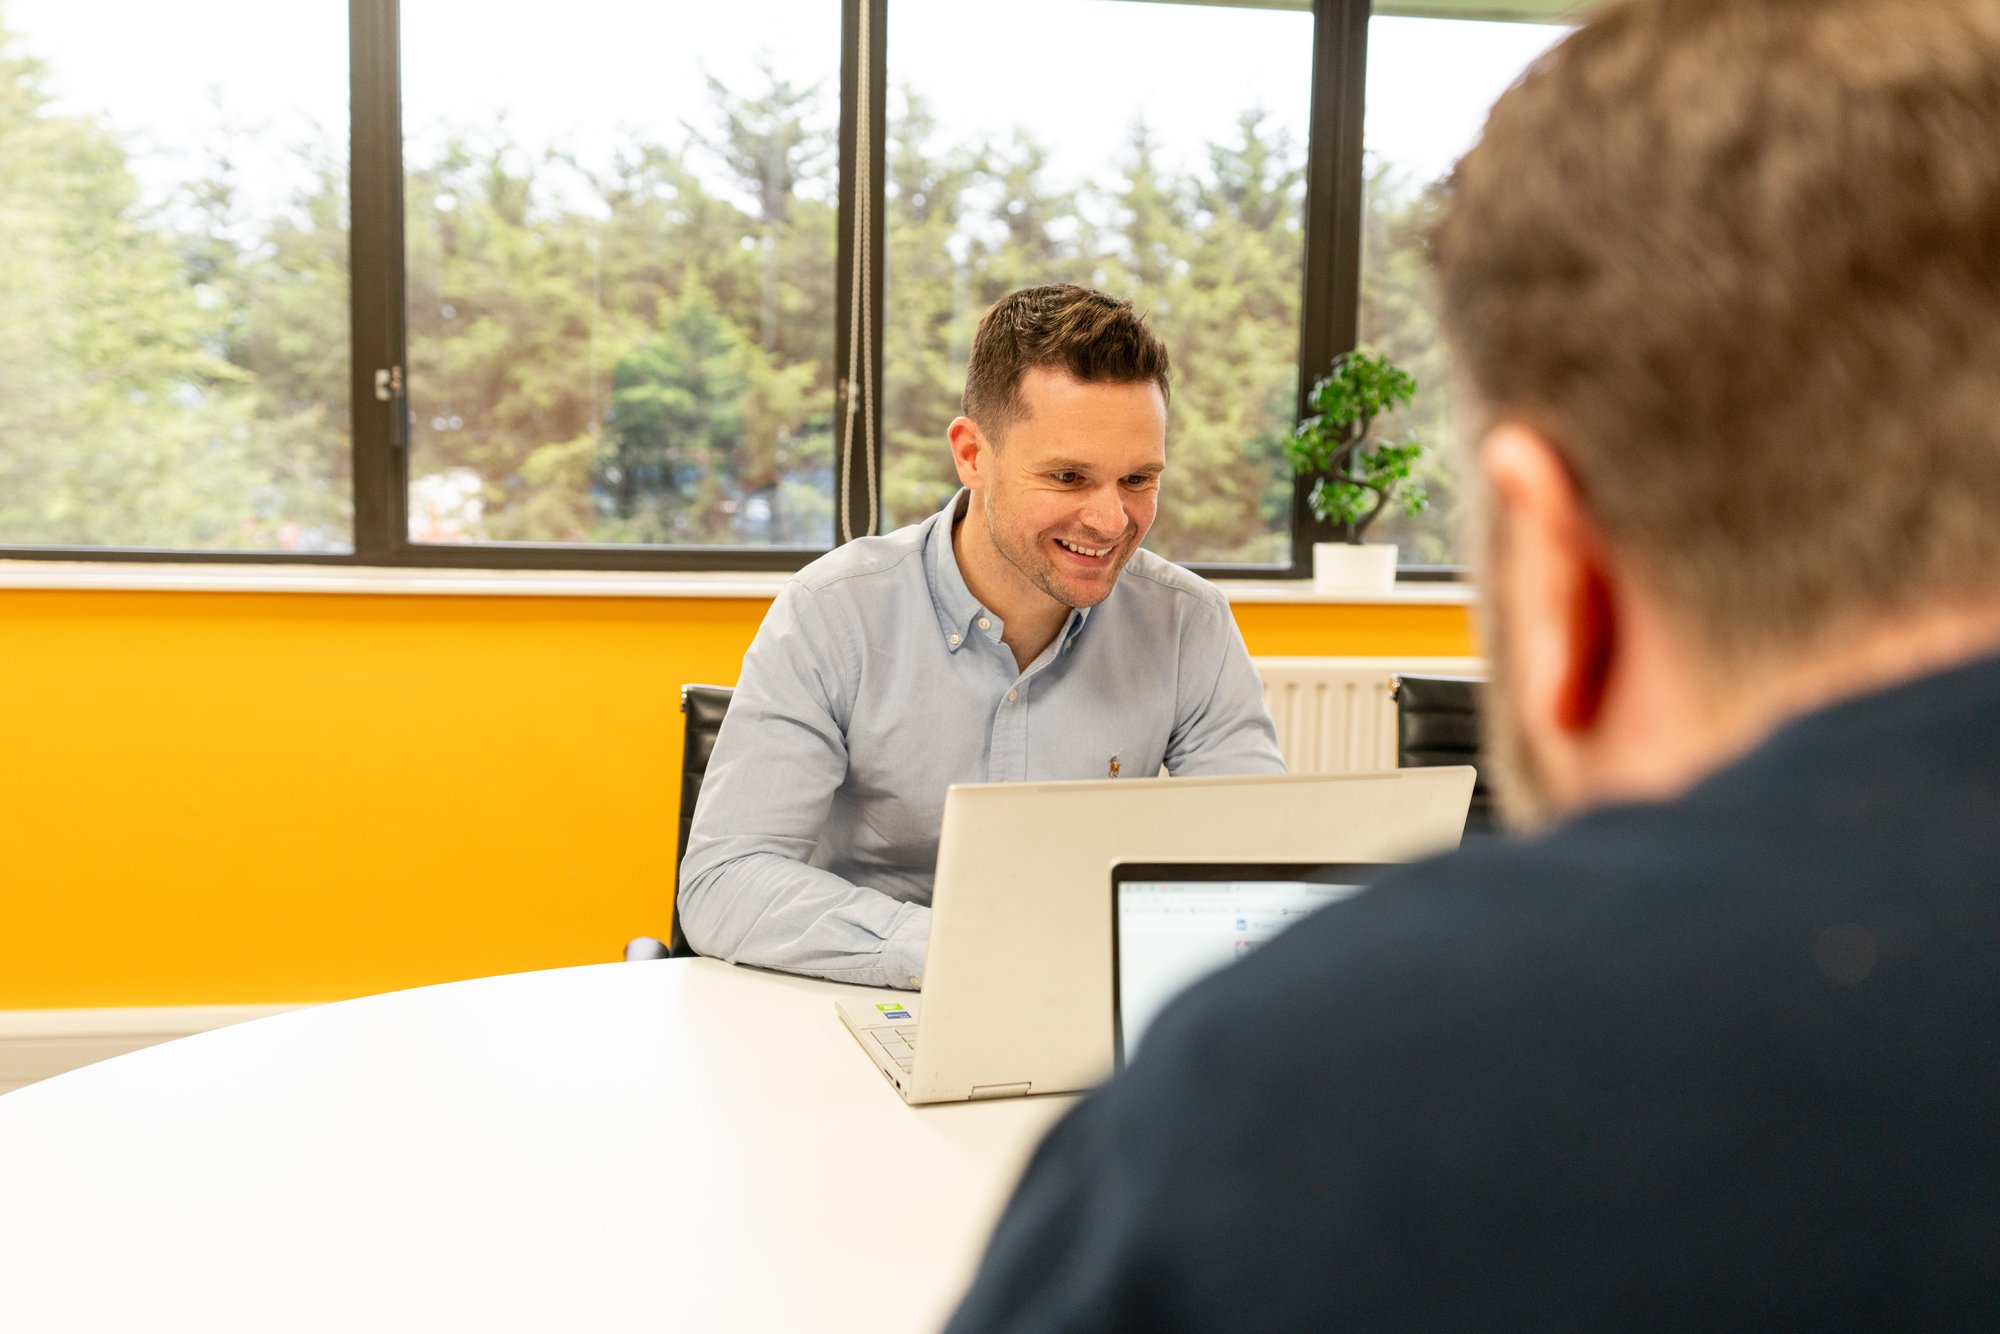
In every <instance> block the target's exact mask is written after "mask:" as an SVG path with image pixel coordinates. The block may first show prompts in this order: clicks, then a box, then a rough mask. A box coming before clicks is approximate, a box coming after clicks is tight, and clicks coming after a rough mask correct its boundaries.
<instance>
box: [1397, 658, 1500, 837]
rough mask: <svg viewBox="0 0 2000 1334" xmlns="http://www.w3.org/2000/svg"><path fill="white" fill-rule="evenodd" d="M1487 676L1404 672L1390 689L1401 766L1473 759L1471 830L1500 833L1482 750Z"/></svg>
mask: <svg viewBox="0 0 2000 1334" xmlns="http://www.w3.org/2000/svg"><path fill="white" fill-rule="evenodd" d="M1485 691H1486V683H1485V682H1484V681H1480V680H1475V679H1473V678H1470V677H1462V676H1398V677H1396V678H1395V683H1394V685H1393V687H1392V688H1391V690H1390V697H1391V698H1392V699H1394V700H1395V701H1396V765H1397V767H1398V768H1402V769H1418V768H1426V767H1429V766H1433V765H1442V764H1469V765H1471V766H1472V768H1473V771H1474V774H1475V777H1474V780H1473V785H1472V807H1471V809H1470V810H1468V811H1467V812H1466V816H1465V832H1466V833H1467V834H1492V833H1496V832H1498V828H1499V826H1498V824H1497V823H1496V821H1495V818H1494V812H1493V794H1492V792H1491V790H1490V789H1489V788H1488V787H1487V785H1486V766H1485V763H1484V759H1483V757H1482V756H1481V754H1480V749H1479V746H1480V730H1479V707H1480V697H1481V696H1482V695H1483V694H1484V693H1485Z"/></svg>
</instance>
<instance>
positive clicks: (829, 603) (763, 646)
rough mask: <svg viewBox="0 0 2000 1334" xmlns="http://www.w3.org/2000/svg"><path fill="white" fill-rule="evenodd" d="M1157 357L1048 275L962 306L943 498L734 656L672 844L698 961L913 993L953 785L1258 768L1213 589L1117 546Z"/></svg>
mask: <svg viewBox="0 0 2000 1334" xmlns="http://www.w3.org/2000/svg"><path fill="white" fill-rule="evenodd" d="M1168 396H1169V367H1168V359H1167V350H1166V348H1165V346H1164V345H1162V344H1161V342H1160V341H1159V339H1158V338H1156V337H1155V336H1154V335H1153V333H1152V331H1151V330H1150V329H1149V328H1147V327H1146V323H1145V321H1144V320H1143V319H1142V318H1140V316H1139V315H1138V314H1137V313H1136V312H1135V311H1134V310H1133V309H1132V306H1131V304H1130V303H1129V302H1125V301H1120V300H1117V299H1115V298H1113V297H1109V296H1106V295H1105V294H1104V293H1102V292H1095V291H1091V290H1089V289H1087V288H1083V287H1075V286H1070V285H1067V284H1060V285H1054V286H1048V287H1035V288H1029V289H1026V290H1024V291H1020V292H1015V293H1013V294H1012V295H1010V296H1007V297H1005V298H1003V299H1002V300H1001V301H999V302H998V303H996V304H995V305H994V306H993V308H992V309H991V310H989V311H987V312H986V315H985V316H984V318H982V319H981V320H980V322H979V330H978V333H977V334H976V336H975V337H974V339H973V344H972V354H971V358H970V362H969V364H968V366H967V368H966V384H965V396H964V400H963V408H964V415H963V416H961V417H959V418H957V419H956V420H955V421H953V422H952V424H951V428H950V431H949V433H948V435H949V439H950V443H951V451H952V458H953V461H954V463H955V464H956V466H957V469H958V477H959V480H960V481H961V482H962V483H963V484H964V490H962V491H960V492H959V493H958V494H957V495H956V496H954V497H953V498H952V501H951V503H950V504H949V505H947V506H945V508H944V509H943V510H941V511H940V512H938V513H937V514H935V515H933V516H932V517H931V518H929V519H927V520H925V521H924V522H922V523H919V524H915V525H912V526H911V527H908V528H904V529H900V530H898V531H897V532H894V533H890V534H889V535H887V536H886V537H871V538H863V539H861V540H859V541H856V542H850V543H848V544H847V545H846V546H844V547H841V548H840V549H839V550H837V551H834V552H832V553H830V554H828V555H826V556H824V557H822V558H821V559H819V560H817V561H815V562H813V564H811V565H809V566H807V567H806V568H805V569H804V570H802V571H800V572H799V574H798V576H797V577H796V578H795V579H793V580H791V581H790V582H789V583H787V584H786V585H785V587H784V589H783V590H782V591H781V592H780V593H779V595H778V597H777V599H776V601H775V602H774V603H773V604H772V607H771V612H770V614H769V615H768V616H767V617H766V618H765V620H764V624H763V626H762V628H760V629H759V630H758V632H757V638H756V641H755V642H754V643H753V644H752V645H751V646H750V651H749V653H748V654H746V655H745V656H744V659H743V673H742V676H741V678H740V680H739V682H738V685H737V688H736V694H735V696H734V698H733V699H732V700H731V701H730V707H729V713H728V716H727V718H726V720H725V721H724V723H723V727H722V733H721V735H720V736H719V737H718V738H717V740H716V747H715V754H714V756H713V757H712V758H711V759H710V761H709V767H708V771H707V774H706V776H705V780H704V782H703V786H702V794H701V804H700V806H699V807H698V809H697V810H696V812H695V818H694V827H693V830H692V832H691V833H690V835H689V838H688V847H687V855H686V857H685V858H684V859H683V861H682V867H681V887H680V897H679V911H680V913H681V928H682V930H683V932H684V933H685V934H686V935H687V938H688V942H689V943H690V944H691V945H693V946H694V947H695V948H696V949H697V950H699V951H701V952H702V953H703V954H710V955H718V956H721V957H723V958H728V959H731V960H734V961H736V962H740V963H753V964H760V965H763V966H765V967H771V968H784V969H789V970H791V971H794V972H803V973H812V974H816V975H818V976H822V977H831V978H837V979H839V980H841V981H847V982H857V983H864V984H867V985H870V986H891V987H915V986H918V985H920V984H921V981H922V978H923V971H924V956H925V949H926V946H927V944H928V941H929V935H930V907H929V905H930V893H931V875H932V870H933V866H934V864H935V862H936V859H937V844H938V833H939V828H940V825H941V822H942V819H943V812H944V794H945V789H946V788H947V787H949V786H950V785H951V784H953V783H977V782H1015V781H1031V780H1049V779H1066V778H1107V777H1108V778H1116V777H1119V776H1120V775H1129V776H1132V777H1139V776H1146V775H1151V774H1154V773H1157V772H1158V771H1159V770H1160V768H1161V766H1162V765H1164V766H1165V767H1166V768H1167V769H1168V770H1169V771H1170V772H1172V773H1175V774H1197V773H1199V774H1235V773H1242V774H1252V773H1281V772H1283V771H1284V761H1283V759H1282V758H1281V757H1280V756H1279V753H1278V746H1277V738H1276V734H1275V732H1274V731H1273V729H1272V726H1271V719H1270V715H1269V714H1268V713H1267V712H1266V711H1265V709H1264V701H1263V689H1262V687H1261V685H1260V684H1259V682H1258V679H1257V674H1256V671H1255V669H1254V668H1252V667H1251V665H1250V658H1249V655H1248V654H1247V653H1246V652H1245V650H1244V647H1243V640H1242V637H1241V636H1240V635H1239V634H1238V633H1237V630H1236V623H1235V621H1234V619H1233V618H1232V617H1231V615H1230V613H1229V607H1228V604H1227V603H1226V602H1225V601H1224V600H1223V598H1222V595H1221V594H1220V593H1218V592H1217V591H1216V590H1215V589H1214V588H1213V587H1211V586H1210V585H1208V584H1207V583H1205V582H1204V581H1202V580H1201V579H1198V578H1196V577H1195V576H1194V575H1191V574H1189V573H1188V572H1187V571H1185V570H1183V569H1181V568H1180V567H1178V566H1176V565H1173V564H1172V563H1170V562H1168V561H1165V560H1162V559H1160V558H1159V557H1157V556H1155V555H1153V554H1152V553H1151V552H1148V551H1144V550H1142V549H1141V548H1140V545H1139V544H1140V543H1141V542H1142V541H1144V539H1145V536H1146V533H1147V531H1148V530H1149V529H1150V528H1151V527H1152V526H1153V520H1154V518H1155V516H1156V515H1157V513H1158V511H1159V504H1160V486H1161V478H1162V475H1163V473H1164V472H1165V470H1166V433H1167V402H1168Z"/></svg>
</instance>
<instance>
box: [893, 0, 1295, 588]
mask: <svg viewBox="0 0 2000 1334" xmlns="http://www.w3.org/2000/svg"><path fill="white" fill-rule="evenodd" d="M994 14H995V6H994V4H993V3H992V0H929V2H928V3H924V4H905V5H898V6H896V7H895V8H894V9H892V10H891V11H890V19H889V51H890V53H891V56H892V58H893V59H894V61H895V63H894V65H893V66H892V68H891V73H890V89H891V92H890V109H891V114H892V116H893V117H894V120H893V123H892V126H891V129H892V133H891V135H890V142H891V145H892V147H891V149H890V159H889V174H888V181H887V196H888V270H889V272H888V281H887V289H886V300H885V305H886V308H887V310H888V311H889V315H888V323H887V328H886V330H885V332H884V340H883V341H884V345H885V349H886V353H887V365H886V368H885V371H884V395H883V433H884V439H885V442H886V446H885V450H884V460H883V467H884V486H883V492H884V494H883V500H884V505H885V508H886V510H887V513H888V518H889V522H890V523H892V524H895V523H908V522H913V521H915V520H916V519H918V518H921V517H922V516H924V515H926V514H928V513H930V512H931V511H932V510H934V509H936V508H937V507H938V506H939V505H940V504H941V503H942V502H943V499H944V497H946V496H949V495H950V494H951V493H952V492H953V490H955V489H956V487H957V485H958V483H957V481H956V479H955V477H954V476H953V472H952V467H951V461H950V457H949V455H948V453H947V450H946V447H945V443H944V431H945V427H946V426H947V425H948V424H949V423H950V421H951V419H952V418H953V417H954V416H956V415H957V411H958V409H957V402H958V396H959V390H960V388H961V387H962V386H963V384H964V379H965V358H966V354H967V350H968V348H969V346H970V343H971V339H972V332H973V327H974V325H975V324H976V323H977V322H978V319H979V316H980V313H981V312H982V311H984V310H985V308H986V307H987V306H988V305H989V304H991V303H992V302H993V301H994V300H995V299H997V298H998V297H1000V296H1002V295H1004V294H1005V293H1007V292H1009V291H1012V290H1013V289H1015V288H1017V287H1024V286H1028V285H1030V284H1033V283H1042V282H1063V281H1074V282H1083V283H1088V284H1091V285H1093V286H1098V287H1102V288H1104V289H1105V290H1107V291H1110V292H1115V293H1117V294H1118V295H1120V296H1124V297H1129V298H1130V299H1131V300H1132V301H1133V303H1134V304H1135V305H1137V306H1138V308H1139V309H1140V310H1142V311H1144V312H1147V313H1148V315H1149V317H1150V319H1151V322H1152V324H1153V327H1154V329H1155V330H1156V331H1157V332H1158V333H1159V334H1160V336H1161V337H1162V338H1163V339H1165V341H1166V343H1167V347H1168V349H1169V351H1170V352H1171V353H1172V355H1173V358H1174V368H1175V374H1174V403H1173V413H1172V420H1171V424H1170V428H1169V446H1168V454H1167V462H1168V479H1167V483H1166V485H1165V486H1164V487H1163V489H1162V492H1161V506H1160V518H1159V522H1158V525H1157V526H1156V527H1155V529H1154V531H1153V535H1152V536H1151V537H1150V538H1148V539H1147V540H1148V544H1149V545H1150V546H1151V547H1152V548H1153V549H1154V550H1155V551H1158V552H1160V553H1161V554H1162V555H1165V556H1168V557H1170V558H1172V559H1175V560H1180V561H1184V562H1189V563H1199V564H1267V565H1282V564H1284V563H1285V562H1286V561H1287V560H1288V558H1289V546H1290V521H1291V506H1292V484H1291V477H1290V475H1289V473H1288V472H1287V471H1286V467H1285V463H1284V440H1285V437H1286V436H1287V435H1288V434H1289V433H1290V431H1291V426H1292V423H1293V422H1294V421H1295V420H1296V419H1297V417H1296V410H1297V401H1298V365H1299V297H1300V275H1301V270H1302V267H1303V262H1304V255H1305V248H1304V226H1305V168H1306V154H1305V150H1306V128H1307V124H1308V121H1309V117H1310V109H1311V108H1310V103H1311V93H1312V23H1313V21H1312V16H1311V14H1309V13H1301V12H1284V11H1274V10H1267V9H1240V8H1222V7H1217V6H1209V5H1197V4H1179V3H1134V2H1133V0H1010V2H1009V3H1008V4H1007V6H1006V21H1005V22H1004V23H996V22H994V21H993V18H994ZM1052 35H1059V37H1058V38H1057V40H1058V41H1059V45H1060V50H1061V52H1062V53H1066V54H1052V53H1051V38H1052ZM1105 52H1116V53H1117V54H1116V56H1115V61H1114V60H1108V59H1106V58H1105V57H1103V56H1102V55H1100V54H1098V53H1105ZM1134 71H1144V77H1143V78H1134V77H1129V75H1130V74H1131V73H1132V72H1134ZM1029 87H1032V88H1033V89H1034V93H1033V95H1032V96H1024V97H1011V98H1010V97H995V96H994V92H995V90H997V89H1013V88H1029Z"/></svg>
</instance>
